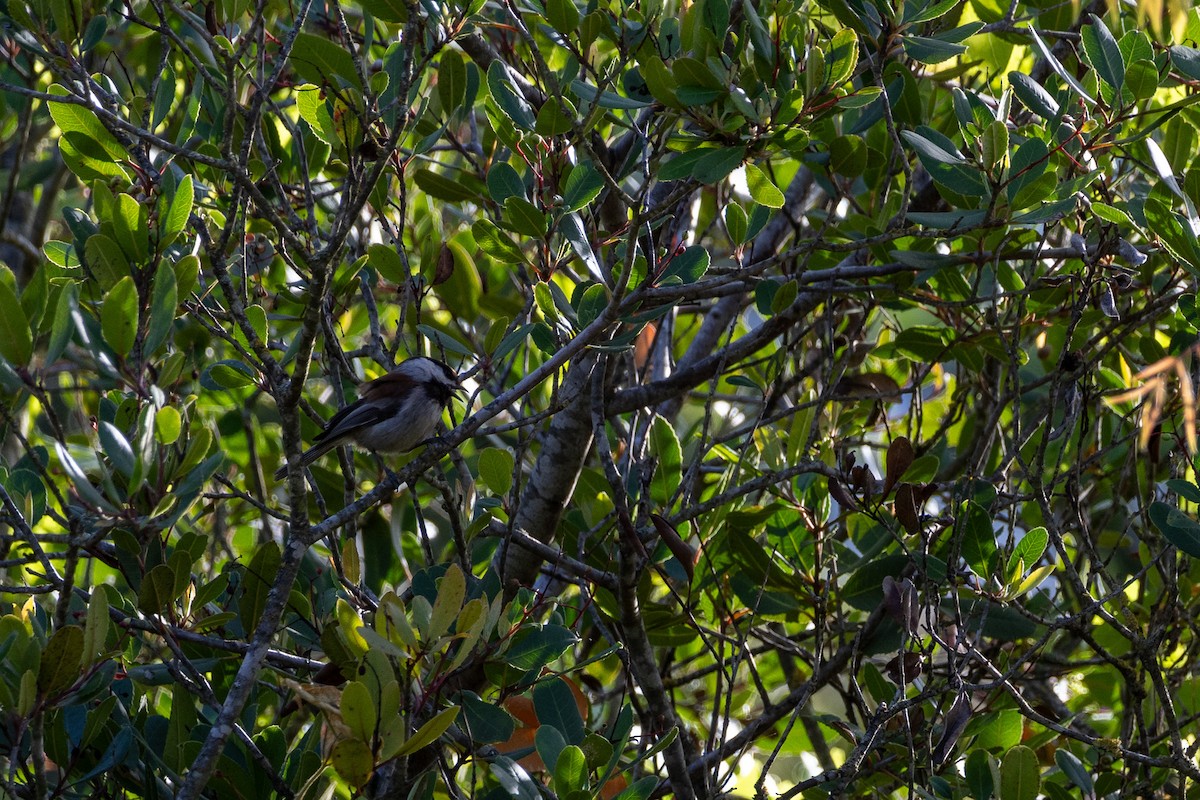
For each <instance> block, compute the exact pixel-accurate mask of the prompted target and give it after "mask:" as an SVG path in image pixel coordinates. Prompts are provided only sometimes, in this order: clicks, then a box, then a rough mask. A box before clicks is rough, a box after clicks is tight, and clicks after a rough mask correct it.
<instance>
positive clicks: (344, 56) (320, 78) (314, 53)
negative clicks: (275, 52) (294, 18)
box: [289, 33, 363, 94]
mask: <svg viewBox="0 0 1200 800" xmlns="http://www.w3.org/2000/svg"><path fill="white" fill-rule="evenodd" d="M289 60H290V61H291V63H292V67H293V69H295V70H296V73H297V74H298V75H299V76H300V77H301V78H303V79H304V80H306V81H310V82H312V83H316V84H322V83H327V84H329V85H330V86H333V87H340V86H349V87H351V88H353V89H354V90H355V91H357V92H359V93H360V94H361V93H362V90H363V85H362V79H361V78H359V75H358V70H357V69H355V68H354V58H353V57H352V56H351V55H350V51H349V50H347V49H346V48H344V47H342V46H341V45H338V44H335V43H334V42H331V41H330V40H329V39H326V38H324V37H322V36H316V35H314V34H311V33H298V34H296V41H295V43H294V45H293V46H292V54H291V58H290V59H289Z"/></svg>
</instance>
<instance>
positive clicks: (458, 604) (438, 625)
mask: <svg viewBox="0 0 1200 800" xmlns="http://www.w3.org/2000/svg"><path fill="white" fill-rule="evenodd" d="M466 596H467V578H466V576H465V575H464V574H463V571H462V567H460V566H459V565H458V564H451V565H450V568H449V569H447V570H446V574H445V575H443V576H442V579H441V580H440V581H438V584H437V597H436V598H434V601H433V610H432V612H431V613H430V615H429V627H428V629H427V630H426V632H425V637H426V639H427V640H429V641H433V640H434V639H438V638H440V637H442V636H445V635H446V634H447V633H449V631H450V626H451V625H453V624H454V621H455V620H456V619H458V614H459V612H460V611H462V607H463V600H464V599H465V598H466ZM459 633H465V631H459Z"/></svg>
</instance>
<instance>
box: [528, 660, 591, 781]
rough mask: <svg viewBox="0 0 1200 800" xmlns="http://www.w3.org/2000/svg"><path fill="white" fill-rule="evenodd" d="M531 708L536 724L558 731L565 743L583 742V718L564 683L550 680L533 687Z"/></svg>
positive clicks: (557, 679)
mask: <svg viewBox="0 0 1200 800" xmlns="http://www.w3.org/2000/svg"><path fill="white" fill-rule="evenodd" d="M533 707H534V709H535V710H536V711H537V718H538V722H540V723H542V724H543V725H550V726H552V727H553V728H555V729H556V730H558V731H559V732H560V733H562V735H563V737H564V738H565V739H566V743H568V744H578V743H580V742H582V741H583V737H584V735H585V734H586V733H587V731H586V729H585V728H584V724H583V717H582V716H580V714H579V707H578V706H577V705H576V704H575V694H574V692H572V691H571V687H569V686H567V684H566V682H565V681H563V680H562V679H560V678H550V679H549V680H545V681H542V682H541V683H539V684H538V685H537V686H535V687H534V689H533ZM546 763H547V764H549V762H546Z"/></svg>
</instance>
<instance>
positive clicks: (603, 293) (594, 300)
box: [578, 283, 608, 328]
mask: <svg viewBox="0 0 1200 800" xmlns="http://www.w3.org/2000/svg"><path fill="white" fill-rule="evenodd" d="M606 308H608V290H607V289H605V288H604V286H603V284H599V283H593V284H592V285H591V286H589V287H588V288H587V289H586V290H585V291H584V293H583V297H582V298H581V299H580V300H579V312H578V313H579V327H581V328H586V327H587V326H588V325H591V324H592V323H593V322H595V321H596V320H597V319H599V318H600V315H601V314H603V313H604V309H606Z"/></svg>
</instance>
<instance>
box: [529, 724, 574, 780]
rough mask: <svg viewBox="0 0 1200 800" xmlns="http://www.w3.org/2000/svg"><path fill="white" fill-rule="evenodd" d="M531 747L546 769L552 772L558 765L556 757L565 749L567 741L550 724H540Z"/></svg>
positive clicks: (560, 732)
mask: <svg viewBox="0 0 1200 800" xmlns="http://www.w3.org/2000/svg"><path fill="white" fill-rule="evenodd" d="M538 721H539V722H540V721H541V720H540V719H539V720H538ZM533 746H534V749H535V750H536V751H537V754H538V756H540V757H541V759H542V763H543V764H545V765H546V769H548V770H550V771H551V772H553V771H554V767H555V766H557V764H558V756H559V755H560V754H561V753H562V751H563V750H564V749H566V747H567V740H566V737H564V736H563V735H562V731H560V730H559V729H558V728H556V727H554V726H553V725H550V724H541V725H538V728H537V730H536V731H535V732H534V734H533Z"/></svg>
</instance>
